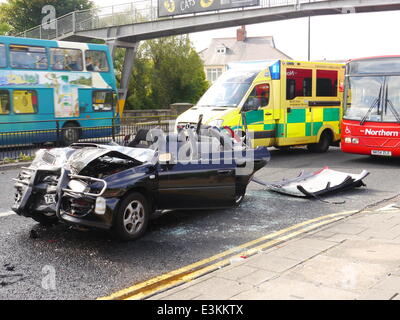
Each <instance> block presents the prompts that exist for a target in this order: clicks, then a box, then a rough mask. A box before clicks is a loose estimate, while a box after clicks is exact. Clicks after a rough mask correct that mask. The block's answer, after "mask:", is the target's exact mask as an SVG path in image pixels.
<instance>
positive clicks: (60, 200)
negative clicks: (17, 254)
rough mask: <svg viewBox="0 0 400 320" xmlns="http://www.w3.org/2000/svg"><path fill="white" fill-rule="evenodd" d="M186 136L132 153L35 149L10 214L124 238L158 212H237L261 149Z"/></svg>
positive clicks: (212, 136)
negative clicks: (220, 210) (94, 229)
mask: <svg viewBox="0 0 400 320" xmlns="http://www.w3.org/2000/svg"><path fill="white" fill-rule="evenodd" d="M186 131H188V132H185V130H184V131H182V132H180V133H179V134H169V135H163V136H161V138H159V139H154V138H151V139H148V141H144V143H143V144H139V143H136V142H135V143H134V144H132V145H133V147H130V146H119V145H97V144H74V145H71V146H70V147H66V148H54V149H51V150H44V149H43V150H40V151H38V153H37V155H36V158H35V160H34V161H33V162H32V164H31V166H30V167H28V168H23V169H22V170H21V172H20V173H19V176H18V177H17V179H14V180H15V189H16V192H15V201H14V205H13V206H12V209H13V210H14V211H15V212H16V213H17V214H19V215H21V216H25V217H30V218H33V219H34V220H36V221H38V222H40V223H42V224H54V223H57V222H64V223H67V224H74V225H80V226H85V227H94V228H101V229H109V230H111V231H112V232H113V233H114V234H115V235H116V236H117V237H119V238H121V239H124V240H130V239H136V238H139V237H140V236H142V235H143V234H144V232H145V231H146V228H147V225H148V222H149V217H150V216H151V214H152V213H154V212H155V211H158V210H181V209H218V208H228V207H234V206H238V205H239V204H240V203H241V201H242V200H243V197H244V195H245V193H246V188H247V185H248V183H249V182H250V180H251V178H252V176H253V175H254V173H255V172H256V171H258V170H259V169H261V168H262V167H264V166H265V165H266V164H267V162H268V161H269V159H270V155H269V152H268V150H267V148H264V147H260V148H257V149H252V148H249V147H247V146H246V145H244V144H243V143H239V144H238V143H236V142H235V141H234V139H232V138H230V137H227V136H226V134H225V135H224V134H223V133H221V132H220V131H219V130H217V129H213V128H209V129H207V130H205V133H206V134H205V135H196V133H195V132H193V130H190V129H188V130H186ZM203 133H204V131H203ZM147 136H148V135H147ZM153 136H154V135H153Z"/></svg>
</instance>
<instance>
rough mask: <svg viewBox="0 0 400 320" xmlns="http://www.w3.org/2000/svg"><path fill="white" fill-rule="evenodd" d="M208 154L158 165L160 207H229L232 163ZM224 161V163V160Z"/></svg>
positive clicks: (233, 181)
mask: <svg viewBox="0 0 400 320" xmlns="http://www.w3.org/2000/svg"><path fill="white" fill-rule="evenodd" d="M221 158H223V157H222V156H221V154H219V155H215V154H214V155H211V157H210V161H209V162H208V163H206V161H204V160H198V161H196V162H193V161H192V162H190V163H189V162H184V161H181V162H178V163H175V164H168V165H159V168H158V171H159V174H158V183H159V186H158V199H157V205H158V208H159V209H204V208H222V207H230V206H232V205H233V204H234V199H235V177H236V175H235V164H234V162H233V161H232V159H225V161H224V159H221ZM225 162H226V163H225Z"/></svg>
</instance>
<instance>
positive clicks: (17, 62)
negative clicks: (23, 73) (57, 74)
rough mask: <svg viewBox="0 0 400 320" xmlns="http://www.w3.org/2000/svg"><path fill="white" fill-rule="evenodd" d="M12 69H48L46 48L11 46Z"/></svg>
mask: <svg viewBox="0 0 400 320" xmlns="http://www.w3.org/2000/svg"><path fill="white" fill-rule="evenodd" d="M10 60H11V68H14V69H37V70H45V69H47V68H48V61H47V53H46V48H42V47H31V46H23V45H10Z"/></svg>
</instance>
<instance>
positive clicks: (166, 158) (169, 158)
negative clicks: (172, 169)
mask: <svg viewBox="0 0 400 320" xmlns="http://www.w3.org/2000/svg"><path fill="white" fill-rule="evenodd" d="M158 162H159V163H160V164H162V165H168V164H171V163H173V162H174V156H173V155H172V153H162V154H160V155H159V156H158Z"/></svg>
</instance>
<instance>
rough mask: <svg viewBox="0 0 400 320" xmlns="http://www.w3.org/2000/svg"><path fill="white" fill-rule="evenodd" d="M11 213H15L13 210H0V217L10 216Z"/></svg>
mask: <svg viewBox="0 0 400 320" xmlns="http://www.w3.org/2000/svg"><path fill="white" fill-rule="evenodd" d="M13 214H15V212H14V211H7V212H0V218H1V217H8V216H11V215H13Z"/></svg>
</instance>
